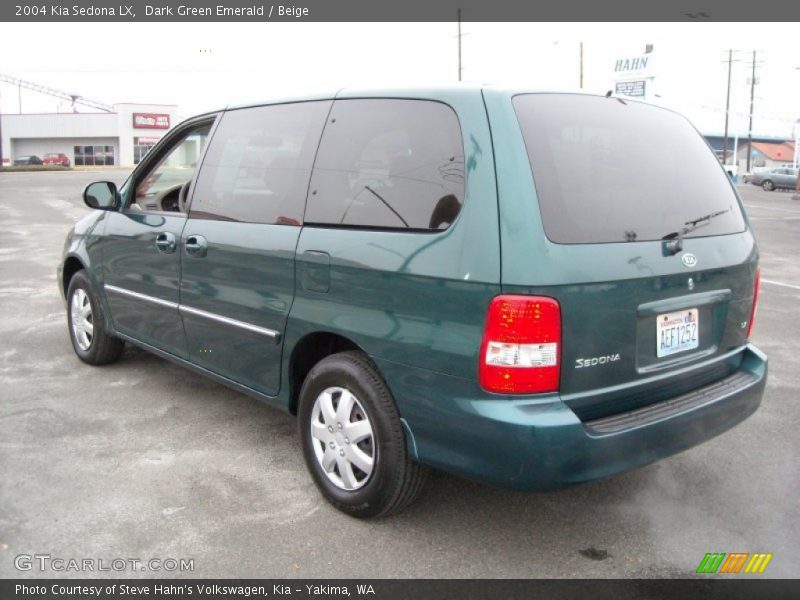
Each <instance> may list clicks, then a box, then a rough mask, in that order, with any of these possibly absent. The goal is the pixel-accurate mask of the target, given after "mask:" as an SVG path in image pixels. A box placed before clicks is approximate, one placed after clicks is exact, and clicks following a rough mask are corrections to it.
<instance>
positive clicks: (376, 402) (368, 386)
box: [298, 352, 426, 518]
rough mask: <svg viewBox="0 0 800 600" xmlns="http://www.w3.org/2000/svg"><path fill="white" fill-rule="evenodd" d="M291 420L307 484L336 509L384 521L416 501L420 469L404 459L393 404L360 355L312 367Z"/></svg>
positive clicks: (348, 354) (422, 476)
mask: <svg viewBox="0 0 800 600" xmlns="http://www.w3.org/2000/svg"><path fill="white" fill-rule="evenodd" d="M298 422H299V428H300V440H301V443H302V446H303V456H304V458H305V461H306V465H307V466H308V469H309V471H310V472H311V475H312V477H313V478H314V483H316V484H317V487H318V488H319V490H320V491H321V492H322V495H323V496H325V498H326V500H328V502H330V503H331V504H333V506H335V507H336V508H338V509H339V510H341V511H343V512H345V513H347V514H349V515H351V516H353V517H359V518H368V517H377V516H384V515H388V514H391V513H395V512H399V511H400V510H402V509H403V508H405V507H406V506H408V505H409V504H410V503H411V502H413V501H414V500H415V499H416V498H417V497H418V495H419V493H420V491H421V489H422V484H423V482H424V479H425V475H426V471H425V469H424V468H423V467H421V466H420V465H418V464H416V463H414V462H413V461H412V460H411V458H410V457H409V455H408V452H407V450H406V440H405V434H404V431H403V425H402V424H401V422H400V414H399V413H398V411H397V406H396V405H395V403H394V400H393V398H392V396H391V393H390V392H389V389H388V387H387V386H386V383H385V382H384V381H383V379H382V378H381V376H380V374H379V373H378V372H377V370H376V369H375V367H374V365H373V364H372V363H371V361H370V360H369V359H368V358H367V357H366V356H365V355H363V354H362V353H360V352H342V353H339V354H334V355H331V356H329V357H327V358H325V359H323V360H321V361H320V362H319V363H317V364H316V365H315V366H314V368H312V369H311V372H310V373H309V374H308V376H307V377H306V379H305V381H304V382H303V387H302V389H301V391H300V403H299V407H298Z"/></svg>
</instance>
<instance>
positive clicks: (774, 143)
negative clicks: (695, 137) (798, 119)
mask: <svg viewBox="0 0 800 600" xmlns="http://www.w3.org/2000/svg"><path fill="white" fill-rule="evenodd" d="M704 137H705V138H706V141H707V142H708V144H709V146H711V148H712V149H713V150H714V152H715V154H716V155H717V157H718V158H719V159H720V160H722V150H723V136H721V135H706V136H704ZM734 141H736V140H735V138H734V136H728V163H729V164H730V163H731V162H734V158H733V157H734V147H733V145H734ZM793 160H794V141H792V140H788V139H786V138H779V137H754V138H753V144H752V155H751V159H750V170H751V171H757V170H761V169H771V168H773V167H783V166H789V165H791V164H792V162H793ZM735 162H736V164H738V166H739V172H740V173H744V171H745V170H746V169H747V138H741V137H740V138H739V139H738V147H737V148H736V160H735Z"/></svg>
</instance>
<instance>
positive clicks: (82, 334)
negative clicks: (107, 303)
mask: <svg viewBox="0 0 800 600" xmlns="http://www.w3.org/2000/svg"><path fill="white" fill-rule="evenodd" d="M87 323H88V327H87ZM67 329H68V330H69V337H70V340H72V348H73V349H74V350H75V354H77V355H78V358H80V359H81V360H82V361H83V362H85V363H86V364H89V365H107V364H109V363H112V362H114V361H116V360H117V359H119V357H120V355H121V354H122V350H123V348H124V346H125V342H123V341H122V340H121V339H119V338H116V337H114V336H112V335H109V334H108V332H107V331H106V328H105V315H104V314H103V306H102V304H101V303H100V299H99V298H98V297H97V293H96V291H95V289H94V287H93V286H92V283H91V281H90V280H89V277H88V276H87V275H86V271H84V270H80V271H78V272H77V273H75V274H74V275H73V276H72V279H70V281H69V287H68V288H67Z"/></svg>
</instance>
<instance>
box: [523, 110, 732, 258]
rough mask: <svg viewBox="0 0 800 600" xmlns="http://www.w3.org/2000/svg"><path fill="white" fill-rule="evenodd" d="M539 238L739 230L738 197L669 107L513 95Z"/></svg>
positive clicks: (590, 239)
mask: <svg viewBox="0 0 800 600" xmlns="http://www.w3.org/2000/svg"><path fill="white" fill-rule="evenodd" d="M513 103H514V109H515V111H516V113H517V118H518V120H519V123H520V126H521V128H522V135H523V137H524V139H525V146H526V149H527V151H528V158H529V160H530V164H531V168H532V170H533V176H534V182H535V186H536V193H537V195H538V198H539V205H540V208H541V212H542V220H543V223H544V229H545V233H546V234H547V237H548V238H549V239H550V240H551V241H553V242H557V243H562V244H583V243H606V242H632V241H649V240H660V239H662V238H663V237H664V236H665V235H666V234H668V233H670V232H675V231H678V230H680V229H681V228H682V227H684V226H685V224H686V223H689V222H693V221H694V220H696V219H698V217H702V216H704V215H710V214H715V213H716V214H715V217H714V218H712V219H708V220H705V221H704V222H703V223H702V226H701V227H695V228H693V229H692V230H691V231H689V232H687V233H686V235H685V237H689V238H691V237H702V236H711V235H724V234H729V233H735V232H739V231H744V228H745V224H744V218H743V217H742V214H741V211H740V209H739V205H738V201H737V199H736V195H735V193H734V192H733V189H732V187H731V185H730V182H729V181H728V179H727V176H726V174H725V172H724V171H723V170H722V168H721V167H720V164H719V161H718V160H717V158H716V157H715V156H714V153H713V152H712V151H711V150H710V149H709V147H708V145H707V144H706V143H705V141H704V140H703V138H702V137H701V136H700V134H698V133H697V131H696V130H695V129H694V128H693V127H692V126H691V125H690V124H689V122H688V121H687V120H686V119H684V118H683V117H681V116H679V115H678V114H676V113H673V112H671V111H668V110H664V109H661V108H657V107H654V106H650V105H647V104H643V103H639V102H631V101H628V100H624V101H623V100H621V99H618V98H603V97H598V96H584V95H579V94H525V95H520V96H515V97H514V99H513Z"/></svg>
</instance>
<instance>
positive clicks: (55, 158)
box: [42, 152, 70, 167]
mask: <svg viewBox="0 0 800 600" xmlns="http://www.w3.org/2000/svg"><path fill="white" fill-rule="evenodd" d="M42 163H43V164H45V165H61V166H62V167H68V166H70V162H69V158H68V157H67V155H66V154H64V153H63V152H51V153H49V154H45V155H44V158H43V159H42Z"/></svg>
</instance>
